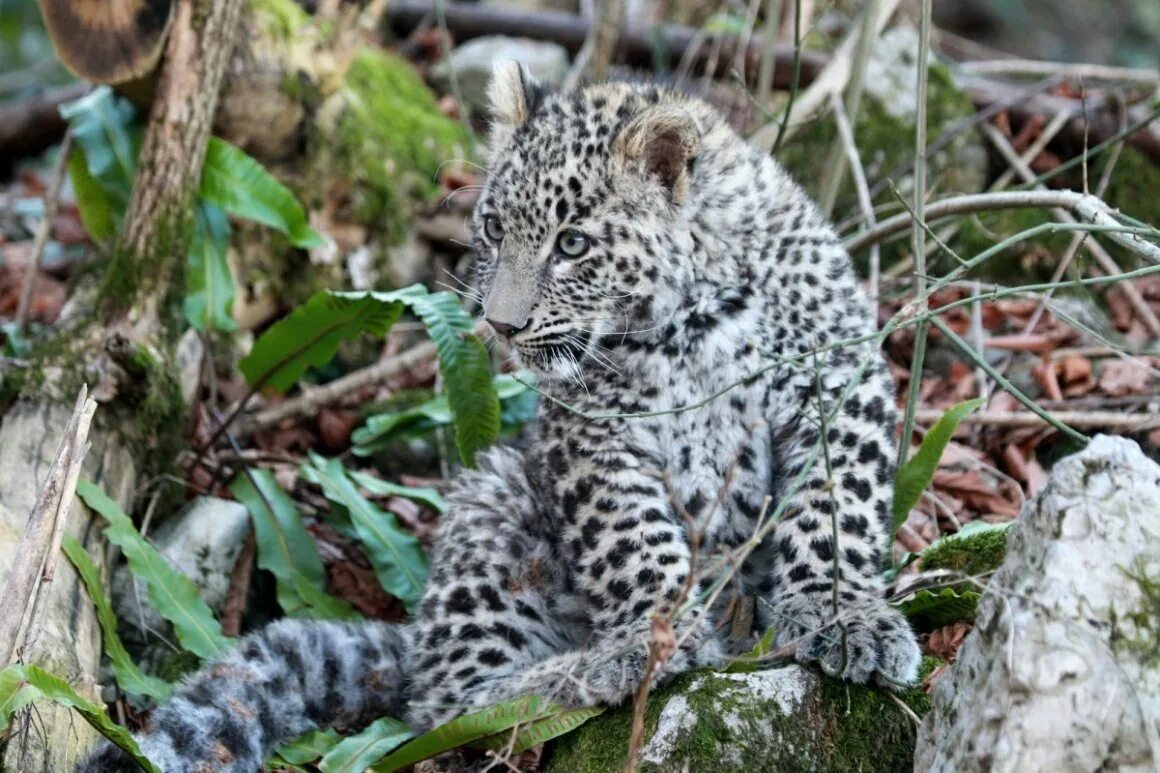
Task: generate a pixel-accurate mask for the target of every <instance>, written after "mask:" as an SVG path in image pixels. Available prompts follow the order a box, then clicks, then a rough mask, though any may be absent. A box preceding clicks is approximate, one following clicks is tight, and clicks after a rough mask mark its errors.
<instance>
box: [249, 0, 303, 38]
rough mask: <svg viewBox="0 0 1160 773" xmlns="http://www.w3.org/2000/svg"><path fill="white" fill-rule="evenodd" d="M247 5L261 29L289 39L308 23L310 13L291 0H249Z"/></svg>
mask: <svg viewBox="0 0 1160 773" xmlns="http://www.w3.org/2000/svg"><path fill="white" fill-rule="evenodd" d="M249 7H250V9H251V10H252V12H253V13H254V16H255V17H256V19H257V21H258V22H259V24H260V25H261V27H262V29H263V30H265V31H266V32H269V33H270V34H272V35H274V36H276V37H277V38H280V39H282V40H289V39H290V38H293V37H295V36H296V35H298V33H299V32H300V31H301V30H302V29H303V28H304V27H306V26H307V25H308V24H309V23H310V15H309V14H307V13H306V11H304V10H303V9H302V7H301V6H300V5H298V4H297V3H295V2H293V0H250V3H249Z"/></svg>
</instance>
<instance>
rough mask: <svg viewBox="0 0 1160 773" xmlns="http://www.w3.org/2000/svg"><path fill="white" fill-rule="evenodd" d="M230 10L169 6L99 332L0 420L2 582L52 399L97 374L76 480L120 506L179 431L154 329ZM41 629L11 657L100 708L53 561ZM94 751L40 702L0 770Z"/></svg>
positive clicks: (95, 324) (184, 225) (79, 512)
mask: <svg viewBox="0 0 1160 773" xmlns="http://www.w3.org/2000/svg"><path fill="white" fill-rule="evenodd" d="M241 6H242V0H179V2H178V3H177V7H176V9H175V16H174V19H173V26H172V28H171V36H170V39H169V41H168V44H167V47H166V54H165V65H164V70H163V73H162V76H161V80H160V82H159V84H158V88H157V92H156V98H155V101H154V104H153V109H152V113H151V115H150V119H149V127H148V129H147V131H146V134H145V140H144V143H143V146H142V149H141V155H140V158H139V161H138V173H137V178H136V180H135V182H134V187H133V195H132V198H131V200H130V204H129V209H128V212H127V214H126V218H125V228H124V231H123V233H122V236H121V239H120V242H119V244H118V246H117V249H116V251H115V255H114V259H113V261H112V263H111V264H110V267H109V271H108V274H107V275H106V278H105V285H104V290H105V296H104V303H105V311H106V312H107V313H108V316H107V318H108V324H107V326H105V325H102V324H101V323H100V322H99V321H90V322H89V323H88V324H87V325H86V324H77V325H76V326H75V327H74V328H73V329H72V330H71V331H70V332H69V333H67V334H63V335H64V336H66V337H64V340H62V342H61V343H62V344H63V345H62V346H61V347H60V349H59V350H58V352H57V353H56V354H54V355H52V356H51V357H49V358H48V359H47V361H43V362H40V363H38V364H37V370H38V371H39V375H40V378H39V381H38V383H40V384H42V386H41V387H40V388H39V389H37V390H31V389H26V390H25V394H24V396H23V398H22V399H21V400H20V401H19V402H17V403H16V405H14V406H13V407H12V408H11V409H10V410H9V411H8V412H7V413H6V414H5V415H4V417H3V423H2V424H0V582H3V580H4V575H6V574H8V573H10V571H11V569H12V564H11V563H10V562H11V559H10V558H9V557H11V556H13V555H14V553H15V551H16V549H17V545H19V543H20V541H21V537H22V534H23V532H24V530H25V528H26V524H27V521H28V517H29V513H30V512H31V510H32V507H33V504H34V502H35V498H36V495H37V492H38V490H39V488H40V486H41V484H43V482H44V480H45V478H46V476H47V472H48V467H49V464H50V463H51V458H46V457H47V456H49V455H50V454H51V450H52V448H54V447H55V444H56V442H57V441H58V440H59V438H60V436H61V435H62V434H63V431H64V428H65V425H66V424H67V422H68V419H69V415H70V410H69V407H68V405H66V404H63V403H62V402H61V401H62V398H64V397H65V395H63V394H61V391H62V390H63V389H71V388H72V386H70V385H79V383H80V381H81V380H82V379H84V378H90V377H92V376H93V375H96V376H97V379H98V383H97V384H96V386H95V388H94V390H93V394H94V397H97V398H98V399H103V400H105V401H106V404H105V406H104V407H102V409H101V411H100V415H99V417H98V420H97V422H96V423H95V425H94V426H93V429H92V434H91V435H90V438H91V441H92V450H91V451H90V453H89V456H88V457H87V458H86V464H85V471H84V474H86V475H87V476H88V477H90V478H91V479H93V480H94V481H96V482H97V484H98V485H100V486H101V487H102V488H103V489H104V490H105V491H106V493H108V494H109V496H111V497H112V498H113V499H114V500H117V501H118V502H119V503H120V504H121V506H122V507H123V508H124V509H126V510H128V509H130V508H131V506H132V498H133V494H134V492H135V487H136V483H137V479H138V476H139V474H140V472H141V471H142V469H143V468H144V467H145V466H146V465H153V466H156V465H157V464H162V465H164V464H166V463H167V461H168V460H166V459H156V458H154V459H150V458H148V457H149V456H156V453H154V454H150V453H149V452H150V447H149V444H150V443H155V442H156V438H157V437H159V436H166V435H168V434H170V433H174V432H177V431H180V427H181V426H183V424H182V422H181V421H180V415H181V413H182V412H183V410H184V408H183V406H181V405H180V403H179V399H180V398H179V397H177V395H179V394H180V393H179V392H178V390H177V389H176V388H175V387H174V385H173V384H172V383H171V382H172V381H173V379H174V376H173V375H172V370H173V369H172V368H170V367H168V366H167V365H166V363H168V362H169V361H170V357H169V354H168V352H169V347H170V342H169V341H168V340H166V335H165V328H164V326H163V325H162V324H160V323H161V322H162V321H163V320H164V318H165V317H164V313H165V307H166V306H167V304H168V302H169V299H170V297H171V296H172V295H174V294H175V293H174V292H173V291H175V290H177V289H178V288H177V287H175V280H176V276H177V275H178V272H177V270H176V269H177V267H178V261H179V260H180V259H181V258H182V256H183V255H184V252H185V249H186V245H187V238H188V225H189V216H190V211H191V204H192V199H193V196H194V195H195V193H196V190H197V186H198V183H199V181H200V179H201V169H202V164H203V161H204V157H205V148H206V144H207V142H208V140H209V134H210V126H211V123H212V118H213V115H214V108H215V106H216V103H217V92H218V87H219V85H220V83H221V78H222V74H223V72H224V69H225V64H226V61H227V59H228V57H229V55H230V52H231V49H232V41H233V38H234V36H235V32H236V29H237V26H238V19H239V14H240V9H241ZM110 317H111V318H110ZM137 354H145V355H146V356H145V357H144V358H143V357H139V356H136V355H137ZM142 362H152V363H155V365H153V366H142V365H141V363H142ZM127 364H128V365H132V366H134V367H136V368H137V369H138V370H136V371H134V372H131V373H126V371H125V370H124V369H123V368H122V367H121V366H123V365H127ZM129 369H130V370H133V368H132V367H130V368H129ZM142 369H143V370H142ZM31 380H32V379H31V378H30V381H31ZM167 394H172V395H173V397H172V398H171V399H172V400H173V401H174V404H173V405H168V404H167V403H166V400H165V397H164V395H167ZM145 397H147V398H148V399H150V400H151V401H153V403H154V410H155V411H156V410H157V405H158V404H162V405H164V406H165V412H166V414H167V415H168V416H169V417H170V418H172V421H167V422H166V426H156V427H142V426H139V423H140V421H141V418H140V411H139V407H140V406H139V405H137V404H134V401H140V400H141V399H143V398H145ZM46 449H47V450H46ZM65 528H66V530H67V531H68V533H71V534H73V535H75V536H78V537H79V538H80V539H81V540H82V542H84V543H86V544H87V545H89V546H90V547H91V548H96V553H97V555H96V557H97V558H98V559H100V558H101V556H100V553H101V552H102V551H101V550H100V546H101V544H102V542H101V540H100V539H99V530H100V525H99V524H98V523H96V522H94V519H93V517H92V515H91V514H90V513H89V512H88V511H87V510H86V509H85V508H84V507H82V506H81V505H80V504H79V503H78V504H74V506H73V508H72V510H71V513H70V515H69V518H68V522H67V524H66V525H65ZM101 563H103V561H102V562H101ZM38 603H39V602H38ZM39 620H40V621H42V622H41V624H40V625H39V630H37V631H32V632H30V636H29V638H30V639H34V640H35V643H34V644H33V645H32V646H30V647H28V648H27V649H26V651H24V652H22V653H21V656H22V660H23V661H24V662H29V663H35V664H37V665H39V666H42V667H44V668H46V669H48V670H50V671H52V672H54V673H56V674H58V675H60V676H61V677H63V678H65V679H66V680H68V681H69V682H70V683H72V684H73V685H74V686H75V687H76V688H77V689H78V690H79V691H80V692H81V693H82V694H85V695H86V696H87V697H89V698H92V699H95V698H97V695H96V689H95V688H96V673H97V666H98V665H99V660H100V634H99V631H98V629H97V627H96V624H95V616H94V614H93V611H92V606H91V604H90V603H89V601H88V598H87V596H86V594H85V591H84V589H83V587H81V586H80V584H79V582H78V578H77V577H76V575H75V573H74V572H73V571H72V568H71V566H69V565H67V562H58V571H57V574H56V577H55V579H54V581H53V582H52V583H51V587H50V590H49V593H48V594H47V598H45V599H44V602H43V608H42V611H41V613H40V617H39ZM94 741H95V736H94V731H93V730H91V729H90V728H89V726H88V725H87V724H86V723H85V722H84V721H83V720H82V719H81V718H80V717H79V715H77V714H75V713H73V712H71V711H70V710H67V709H63V708H60V707H58V706H56V705H55V704H49V703H45V702H41V703H40V704H38V705H37V706H35V707H33V708H32V710H31V711H25V712H24V713H23V714H22V715H21V716H19V717H16V718H15V722H14V731H13V734H12V736H11V737H10V738H9V739H8V740H7V743H6V745H5V746H4V748H3V753H2V756H0V770H12V771H21V772H22V773H24V772H25V771H27V772H29V773H33V772H35V771H65V770H72V769H73V767H74V766H75V765H76V762H77V760H78V759H79V757H80V756H81V755H82V754H83V753H84V750H85V749H87V748H89V747H90V746H91V745H92V744H93V742H94Z"/></svg>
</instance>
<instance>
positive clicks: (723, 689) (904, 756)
mask: <svg viewBox="0 0 1160 773" xmlns="http://www.w3.org/2000/svg"><path fill="white" fill-rule="evenodd" d="M935 665H936V663H935V662H931V663H925V664H924V669H923V670H924V673H925V672H929V670H932V669H933V668H934V666H935ZM678 695H679V696H681V697H682V698H683V699H684V700H685V701H686V703H687V704H688V712H689V716H690V717H691V718H693V722H692V724H691V725H689V726H688V727H686V728H684V729H683V730H681V731H680V732H679V733H678V734H677V737H676V738H675V739H674V740H673V746H672V750H671V752H670V753H669V755H668V757H667V759H666V763H665V766H664V770H674V769H687V770H694V771H699V770H714V771H718V770H738V771H742V770H744V771H752V770H760V771H801V770H821V771H834V772H835V773H837V771H843V772H845V771H857V770H866V771H871V770H873V771H893V770H899V771H902V770H907V771H908V770H910V769H911V767H912V765H913V751H914V742H915V728H914V725H913V723H912V722H911V721H910V719H909V718H908V717H907V715H906V714H905V713H904V712H903V711H902V710H901V709H900V708H899V707H898V706H897V705H896V704H895V703H894V701H893V700H892V699H891V698H890V697H889V696H887V695H886V694H885V693H883V692H882V691H881V690H877V689H873V688H868V687H859V686H853V685H847V684H845V683H842V682H838V681H835V680H830V679H824V678H823V679H820V687H819V689H816V690H812V691H811V690H807V693H806V695H805V696H804V697H803V699H802V703H801V705H800V706H798V707H797V709H796V710H794V711H793V712H792V713H791V714H789V715H786V714H784V713H783V711H782V709H781V708H780V707H779V705H778V704H777V702H776V699H774V698H767V697H763V696H761V695H759V694H757V693H755V692H752V691H751V690H749V689H747V688H746V686H745V685H744V684H743V683H739V682H738V681H737V679H735V678H732V677H730V676H728V675H725V674H720V673H715V672H704V671H699V672H693V673H690V674H684V675H682V676H680V677H678V678H677V679H676V680H675V681H674V682H673V683H672V684H670V685H667V686H666V687H663V688H661V689H660V690H657V691H656V692H655V693H654V695H653V696H652V698H651V699H650V700H649V704H648V707H647V710H646V714H645V727H644V730H645V732H644V738H645V743H646V744H647V742H648V739H650V738H651V737H652V736H653V734H654V733H655V732H656V729H657V725H658V722H659V718H660V714H661V712H662V710H663V709H664V707H665V706H666V705H668V703H669V701H670V700H672V699H673V698H674V697H676V696H678ZM900 697H901V699H902V700H903V701H904V702H906V703H907V705H909V706H910V708H911V709H912V710H913V711H914V712H915V713H917V714H919V715H921V714H923V713H924V712H925V711H926V710H927V709H928V708H929V701H928V699H927V697H926V695H925V694H924V693H923V691H922V690H921V688H915V689H912V690H909V691H907V692H904V693H902V694H901V695H900ZM770 723H773V724H774V726H775V732H772V733H771V732H770V730H769V726H770ZM631 725H632V709H631V707H622V708H620V709H616V710H614V711H609V712H608V713H606V714H603V715H601V716H600V717H597V718H596V719H593V720H591V721H590V722H588V723H587V724H585V725H584V726H582V727H581V728H579V729H578V730H576V731H575V732H573V733H571V734H569V735H567V736H564V737H563V738H561V739H558V740H557V741H555V742H553V744H552V745H551V746H550V747H549V750H548V756H547V762H546V765H545V768H544V769H545V770H546V771H549V773H551V772H555V771H567V772H568V773H573V772H575V773H603V772H604V771H619V770H622V769H623V768H624V764H625V758H626V755H627V750H628V742H629V733H630V730H631ZM640 770H642V771H658V773H659V770H660V769H659V768H658V767H657V766H656V765H655V764H652V763H647V762H642V764H641V765H640Z"/></svg>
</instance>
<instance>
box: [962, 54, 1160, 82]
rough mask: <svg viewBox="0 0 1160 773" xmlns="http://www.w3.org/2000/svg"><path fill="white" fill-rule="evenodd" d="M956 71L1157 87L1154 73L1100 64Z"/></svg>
mask: <svg viewBox="0 0 1160 773" xmlns="http://www.w3.org/2000/svg"><path fill="white" fill-rule="evenodd" d="M958 67H959V69H960V70H962V71H963V72H965V73H969V74H972V75H1028V76H1032V77H1039V76H1045V75H1061V76H1063V77H1065V78H1069V79H1083V80H1101V81H1117V82H1121V83H1141V84H1144V85H1145V86H1152V87H1156V86H1160V72H1158V71H1157V70H1154V69H1153V70H1147V69H1137V68H1131V67H1109V66H1107V65H1102V64H1075V63H1073V62H1042V61H1036V60H1033V59H988V60H985V61H976V62H960V63H959V65H958Z"/></svg>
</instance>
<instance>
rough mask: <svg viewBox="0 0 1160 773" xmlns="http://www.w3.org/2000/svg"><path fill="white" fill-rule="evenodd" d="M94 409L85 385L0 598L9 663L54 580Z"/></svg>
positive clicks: (0, 659)
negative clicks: (42, 595)
mask: <svg viewBox="0 0 1160 773" xmlns="http://www.w3.org/2000/svg"><path fill="white" fill-rule="evenodd" d="M96 409H97V403H96V401H94V400H92V399H91V398H89V396H88V388H87V387H84V386H82V387H81V391H80V394H79V395H78V396H77V402H76V406H75V408H74V409H73V414H72V417H71V418H70V419H69V422H68V425H67V426H66V427H65V432H64V437H63V438H62V439H61V442H60V446H59V447H58V448H57V452H56V459H55V461H53V463H52V467H51V468H50V469H49V471H48V479H47V480H46V481H45V484H44V487H43V488H42V489H41V492H40V497H39V498H38V499H37V500H36V505H35V506H34V507H33V509H32V513H31V514H30V516H29V518H28V528H27V530H26V531H25V533H24V538H23V539H22V540H21V542H20V549H19V553H18V558H17V560H16V565H15V566H13V568H12V571H11V573H10V574H9V576H8V584H7V586H6V587H5V589H4V596H3V598H0V663H3V664H5V665H7V664H8V663H10V662H12V660H13V658H14V657H15V656H16V655H17V654H18V653H17V649H18V645H19V643H20V640H21V632H22V631H23V633H24V636H25V637H27V636H28V635H29V634H30V633H33V632H34V624H35V618H36V614H35V610H36V607H37V598H38V596H39V595H40V586H41V584H42V583H45V582H49V581H51V580H52V576H53V571H54V568H55V562H56V554H57V553H58V552H59V551H60V542H61V539H62V537H63V534H64V524H65V521H66V520H67V518H68V511H69V508H71V507H72V500H73V495H74V493H75V489H76V481H77V476H78V475H80V466H81V462H82V461H83V460H84V455H85V451H86V450H87V442H88V435H89V425H90V424H91V423H92V420H93V413H94V412H95V411H96ZM26 618H27V624H25V620H26Z"/></svg>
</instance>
